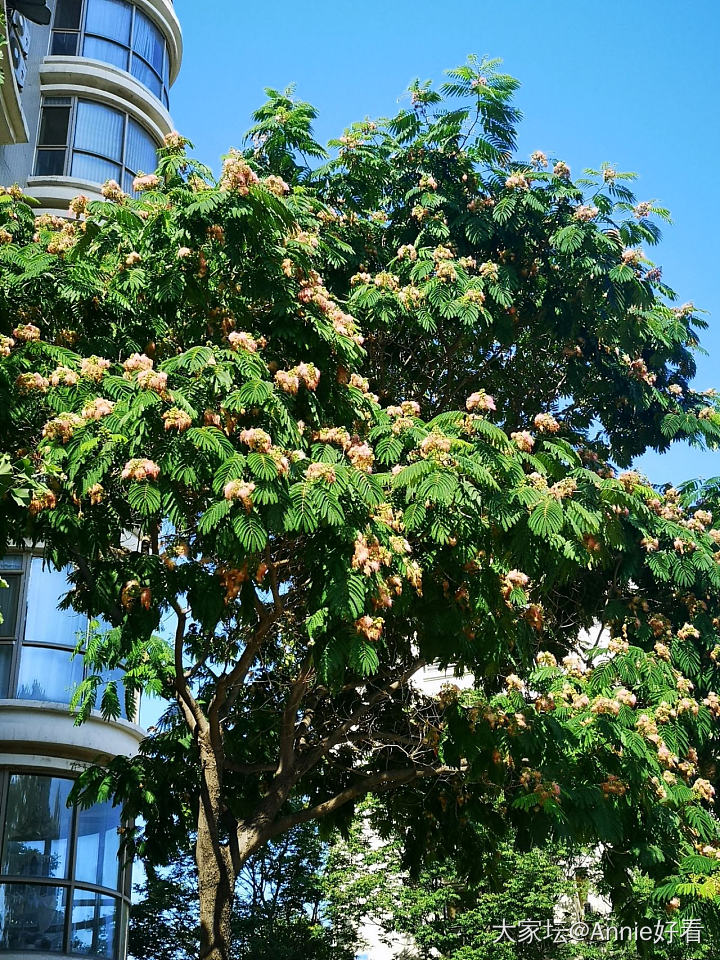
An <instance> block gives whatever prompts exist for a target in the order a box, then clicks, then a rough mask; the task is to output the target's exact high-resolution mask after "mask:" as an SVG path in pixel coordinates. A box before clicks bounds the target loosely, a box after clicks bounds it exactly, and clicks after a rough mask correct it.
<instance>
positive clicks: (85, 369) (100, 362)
mask: <svg viewBox="0 0 720 960" xmlns="http://www.w3.org/2000/svg"><path fill="white" fill-rule="evenodd" d="M109 369H110V361H109V360H106V359H105V358H104V357H94V356H93V357H84V358H83V359H82V360H81V361H80V376H81V377H84V378H85V379H86V380H92V381H93V382H94V383H99V382H100V381H101V380H102V378H103V377H104V376H105V374H106V373H107V371H108V370H109Z"/></svg>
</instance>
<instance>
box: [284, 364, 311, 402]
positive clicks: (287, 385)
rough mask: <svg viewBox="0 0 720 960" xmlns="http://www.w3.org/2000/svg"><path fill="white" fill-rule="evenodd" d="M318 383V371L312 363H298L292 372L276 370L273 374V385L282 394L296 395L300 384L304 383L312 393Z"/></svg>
mask: <svg viewBox="0 0 720 960" xmlns="http://www.w3.org/2000/svg"><path fill="white" fill-rule="evenodd" d="M319 382H320V371H319V370H318V369H317V367H316V366H315V364H313V363H299V364H298V365H297V366H296V367H293V368H292V370H278V372H277V373H276V374H275V383H276V384H277V385H278V387H279V388H280V389H281V390H282V391H283V392H284V393H290V394H293V395H294V394H296V393H297V392H298V390H299V388H300V384H301V383H304V384H305V386H306V387H307V389H308V390H310V391H314V390H316V389H317V385H318V383H319Z"/></svg>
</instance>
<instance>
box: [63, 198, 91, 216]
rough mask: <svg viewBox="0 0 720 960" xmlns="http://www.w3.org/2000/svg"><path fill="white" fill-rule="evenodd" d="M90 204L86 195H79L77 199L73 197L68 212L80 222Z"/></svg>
mask: <svg viewBox="0 0 720 960" xmlns="http://www.w3.org/2000/svg"><path fill="white" fill-rule="evenodd" d="M89 203H90V198H89V197H86V196H85V194H84V193H80V194H78V196H77V197H73V198H72V200H71V201H70V203H69V204H68V211H69V212H70V213H74V214H75V217H76V218H77V219H78V220H79V219H80V217H81V216H82V215H83V214H84V213H85V211H86V210H87V206H88V204H89Z"/></svg>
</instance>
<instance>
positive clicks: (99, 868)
mask: <svg viewBox="0 0 720 960" xmlns="http://www.w3.org/2000/svg"><path fill="white" fill-rule="evenodd" d="M119 828H120V809H119V807H113V805H112V804H111V803H99V804H97V805H96V806H94V807H91V808H90V809H89V810H80V811H78V825H77V841H76V846H75V858H76V859H75V877H76V879H77V880H78V881H79V882H81V883H91V884H94V885H95V886H96V887H111V888H113V889H117V887H118V872H119V868H120V863H119V860H118V851H119V849H120V834H119V832H118V830H119Z"/></svg>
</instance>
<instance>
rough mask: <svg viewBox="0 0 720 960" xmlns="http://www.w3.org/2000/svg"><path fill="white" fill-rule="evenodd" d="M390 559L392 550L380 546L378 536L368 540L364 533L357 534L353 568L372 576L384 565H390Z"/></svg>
mask: <svg viewBox="0 0 720 960" xmlns="http://www.w3.org/2000/svg"><path fill="white" fill-rule="evenodd" d="M390 560H391V556H390V551H389V550H388V549H387V548H386V547H382V546H380V543H379V541H378V540H377V538H376V537H373V538H372V539H371V540H368V539H367V537H366V536H365V535H364V534H362V533H359V534H358V535H357V537H356V538H355V552H354V553H353V558H352V568H353V570H362V572H363V573H364V574H365V576H366V577H371V576H372V575H373V574H374V573H379V572H380V568H381V567H382V566H387V565H389V563H390Z"/></svg>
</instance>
